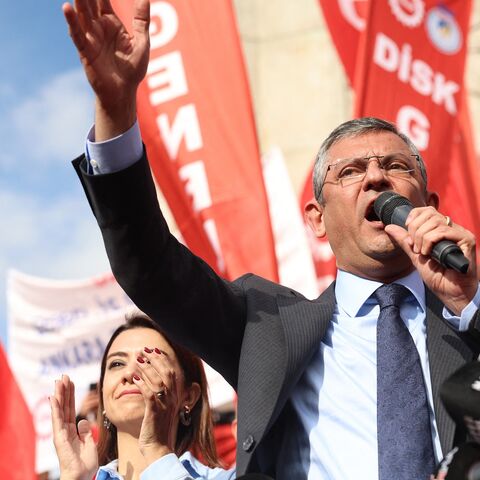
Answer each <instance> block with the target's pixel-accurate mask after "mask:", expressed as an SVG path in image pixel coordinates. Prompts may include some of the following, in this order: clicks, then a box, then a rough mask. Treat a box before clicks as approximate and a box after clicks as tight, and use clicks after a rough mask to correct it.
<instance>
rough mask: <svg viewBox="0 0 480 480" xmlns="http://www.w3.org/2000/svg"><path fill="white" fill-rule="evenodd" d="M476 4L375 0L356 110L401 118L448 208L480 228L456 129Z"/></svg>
mask: <svg viewBox="0 0 480 480" xmlns="http://www.w3.org/2000/svg"><path fill="white" fill-rule="evenodd" d="M447 5H448V6H447ZM470 10H471V1H470V0H451V1H449V2H448V4H446V3H445V2H440V1H439V0H416V1H413V2H401V1H400V0H396V1H390V2H385V1H383V0H381V1H379V0H370V8H369V11H368V18H367V28H366V30H365V31H364V33H363V39H362V41H361V42H360V43H361V47H360V48H361V49H362V51H360V52H359V59H360V63H359V64H358V65H357V67H358V68H357V71H356V79H355V92H356V105H355V112H354V116H356V117H357V116H358V117H362V116H367V115H368V116H376V117H380V118H385V119H387V120H390V121H393V122H394V123H396V124H397V126H398V127H399V129H400V130H401V131H402V132H404V133H406V134H407V135H408V136H409V137H410V138H411V140H412V141H413V142H414V143H415V145H416V146H417V148H418V149H419V150H420V152H421V153H422V156H423V157H424V159H425V161H426V163H427V167H428V175H429V189H430V190H434V191H436V192H438V193H439V194H440V199H441V202H442V203H441V207H440V208H441V210H442V212H444V213H446V214H448V215H450V216H452V218H453V219H454V221H456V222H458V223H461V224H463V225H464V226H465V227H467V228H469V229H471V230H477V231H478V228H479V227H478V225H479V223H478V220H480V216H479V211H480V209H479V207H480V203H479V199H478V196H477V195H478V192H480V190H479V185H478V175H476V174H475V173H476V172H475V170H473V171H472V170H471V166H472V165H470V164H469V162H468V159H467V158H464V157H463V154H464V153H466V152H465V151H464V150H465V148H463V145H461V143H462V142H461V137H462V134H461V133H460V130H459V128H458V125H459V123H458V117H459V114H460V111H461V110H462V107H463V108H464V103H463V95H464V92H463V74H464V67H465V56H466V40H467V35H468V29H469V20H470ZM462 124H464V122H462ZM467 127H468V121H467ZM454 145H456V148H458V149H459V150H458V151H455V153H453V152H454V149H453V146H454ZM452 186H454V187H456V188H452ZM459 205H461V206H462V208H466V209H467V210H463V211H462V210H459V209H458V206H459ZM475 218H476V219H477V221H476V222H475V221H474V219H475Z"/></svg>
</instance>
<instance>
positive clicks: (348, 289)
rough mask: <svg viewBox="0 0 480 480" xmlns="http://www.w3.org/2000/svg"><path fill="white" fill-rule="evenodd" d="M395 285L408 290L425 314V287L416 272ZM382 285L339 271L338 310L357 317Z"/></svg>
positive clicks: (337, 281)
mask: <svg viewBox="0 0 480 480" xmlns="http://www.w3.org/2000/svg"><path fill="white" fill-rule="evenodd" d="M394 283H399V284H400V285H403V286H404V287H406V288H408V290H410V292H411V293H412V295H413V296H414V297H415V299H416V300H417V302H418V304H419V305H420V307H421V308H422V310H423V312H425V309H426V305H425V285H424V284H423V282H422V279H421V278H420V275H419V274H418V272H417V271H416V270H414V271H413V272H412V273H410V274H408V275H407V276H406V277H403V278H399V279H398V280H395V282H394ZM382 285H383V283H381V282H376V281H375V280H368V279H366V278H362V277H358V276H357V275H354V274H353V273H349V272H345V271H344V270H338V271H337V280H336V283H335V298H336V300H337V305H338V308H339V309H340V310H343V311H344V312H345V313H346V314H347V315H348V316H350V317H356V316H357V314H358V311H359V310H360V308H361V307H362V305H363V304H364V303H365V302H366V301H367V300H368V298H369V297H370V296H371V295H372V293H373V292H374V291H375V290H376V289H377V288H378V287H380V286H382Z"/></svg>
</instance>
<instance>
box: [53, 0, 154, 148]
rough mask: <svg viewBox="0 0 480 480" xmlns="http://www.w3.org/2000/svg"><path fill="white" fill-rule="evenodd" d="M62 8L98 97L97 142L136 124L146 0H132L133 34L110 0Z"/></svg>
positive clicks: (145, 48) (145, 50)
mask: <svg viewBox="0 0 480 480" xmlns="http://www.w3.org/2000/svg"><path fill="white" fill-rule="evenodd" d="M62 8H63V13H64V15H65V19H66V20H67V23H68V26H69V33H70V36H71V38H72V40H73V43H74V44H75V47H76V48H77V51H78V54H79V56H80V60H81V62H82V64H83V68H84V70H85V74H86V76H87V79H88V81H89V82H90V85H91V86H92V89H93V91H94V92H95V95H96V102H95V140H96V141H97V142H98V141H103V140H108V139H110V138H113V137H115V136H117V135H119V134H121V133H123V132H125V131H126V130H127V129H128V128H130V127H131V126H132V125H133V123H134V122H135V118H136V93H137V88H138V84H139V83H140V82H141V81H142V79H143V77H144V76H145V74H146V71H147V66H148V56H149V47H150V41H149V34H148V29H149V24H150V4H149V0H135V4H134V13H133V20H132V25H131V33H129V32H128V31H127V29H126V28H125V26H124V25H123V23H122V22H121V21H120V19H119V18H118V16H117V15H116V14H115V12H114V11H113V9H112V6H111V4H110V0H75V1H74V5H73V6H72V5H71V4H69V3H65V4H63V7H62Z"/></svg>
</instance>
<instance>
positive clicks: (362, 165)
mask: <svg viewBox="0 0 480 480" xmlns="http://www.w3.org/2000/svg"><path fill="white" fill-rule="evenodd" d="M373 160H375V161H376V162H377V163H378V167H379V168H380V169H381V170H383V173H384V175H387V176H388V177H403V178H408V177H411V176H412V174H413V172H414V171H415V166H416V164H417V163H419V162H420V156H419V155H414V154H410V155H407V154H405V153H401V152H399V153H389V154H388V155H370V156H369V157H360V158H343V159H340V160H337V161H336V162H334V163H331V164H330V165H327V170H326V171H325V176H324V177H323V182H322V188H321V189H320V193H321V192H322V190H323V186H324V185H325V183H327V182H326V180H327V175H328V172H329V171H332V172H333V179H332V180H331V181H330V182H329V183H335V184H339V183H340V185H342V187H348V186H349V185H353V184H354V183H358V182H361V181H362V180H363V179H364V178H365V175H366V174H367V170H368V166H369V165H370V162H372V161H373ZM415 160H416V162H415Z"/></svg>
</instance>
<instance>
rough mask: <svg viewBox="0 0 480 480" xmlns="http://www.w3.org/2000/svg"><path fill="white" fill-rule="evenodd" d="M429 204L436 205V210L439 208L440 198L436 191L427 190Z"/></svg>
mask: <svg viewBox="0 0 480 480" xmlns="http://www.w3.org/2000/svg"><path fill="white" fill-rule="evenodd" d="M427 205H428V206H429V207H434V208H435V210H438V207H439V205H440V198H439V196H438V193H436V192H427Z"/></svg>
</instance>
